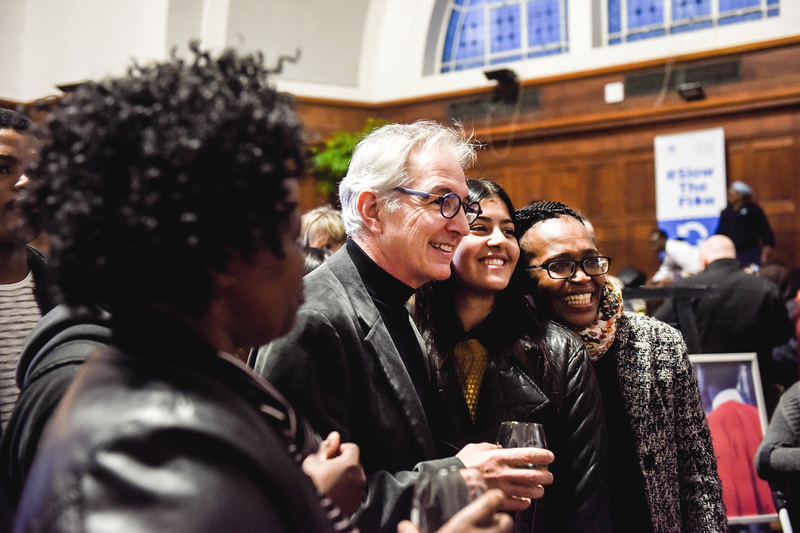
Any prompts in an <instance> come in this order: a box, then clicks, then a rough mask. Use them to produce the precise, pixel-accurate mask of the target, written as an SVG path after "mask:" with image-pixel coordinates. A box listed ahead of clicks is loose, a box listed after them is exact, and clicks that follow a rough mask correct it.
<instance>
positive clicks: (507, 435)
mask: <svg viewBox="0 0 800 533" xmlns="http://www.w3.org/2000/svg"><path fill="white" fill-rule="evenodd" d="M497 444H499V445H500V446H502V447H503V448H545V449H546V448H547V441H546V439H545V436H544V426H542V425H541V424H537V423H535V422H516V421H510V422H503V423H501V424H500V430H499V431H498V432H497ZM527 468H544V469H546V468H547V465H546V464H540V465H534V464H529V465H528V466H527Z"/></svg>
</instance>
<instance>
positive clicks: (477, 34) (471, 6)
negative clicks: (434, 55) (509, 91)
mask: <svg viewBox="0 0 800 533" xmlns="http://www.w3.org/2000/svg"><path fill="white" fill-rule="evenodd" d="M567 49H568V39H567V0H452V5H451V7H450V18H449V22H448V26H447V33H446V35H445V42H444V48H443V54H442V67H441V71H442V72H451V71H455V70H464V69H469V68H479V67H485V66H488V65H494V64H497V63H504V62H508V61H519V60H522V59H526V58H532V57H537V56H543V55H550V54H560V53H563V52H566V51H567Z"/></svg>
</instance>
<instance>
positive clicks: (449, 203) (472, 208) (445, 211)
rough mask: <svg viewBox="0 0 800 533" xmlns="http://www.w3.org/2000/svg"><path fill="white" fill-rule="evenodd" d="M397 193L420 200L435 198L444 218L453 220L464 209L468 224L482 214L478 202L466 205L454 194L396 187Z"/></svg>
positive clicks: (435, 202) (434, 201)
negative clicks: (417, 197) (416, 197)
mask: <svg viewBox="0 0 800 533" xmlns="http://www.w3.org/2000/svg"><path fill="white" fill-rule="evenodd" d="M394 190H395V191H399V192H401V193H403V194H411V195H414V196H419V197H420V198H433V199H434V200H433V202H431V203H434V204H439V211H440V212H441V213H442V216H443V217H444V218H453V217H454V216H456V215H457V214H458V210H459V209H461V208H462V207H463V208H464V214H465V215H467V223H468V224H472V223H473V222H475V220H476V219H477V218H478V217H479V216H480V214H481V213H482V210H481V204H480V203H478V202H469V203H465V202H462V201H461V197H460V196H459V195H457V194H456V193H454V192H451V193H448V194H445V195H444V196H442V195H440V194H433V193H432V192H425V191H415V190H414V189H406V188H405V187H395V188H394Z"/></svg>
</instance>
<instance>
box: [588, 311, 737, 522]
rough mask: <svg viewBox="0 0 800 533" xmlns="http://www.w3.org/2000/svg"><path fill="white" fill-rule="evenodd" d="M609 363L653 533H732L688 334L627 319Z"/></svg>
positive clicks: (647, 321) (620, 326) (651, 321)
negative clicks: (625, 415)
mask: <svg viewBox="0 0 800 533" xmlns="http://www.w3.org/2000/svg"><path fill="white" fill-rule="evenodd" d="M603 357H613V358H614V359H615V362H616V369H617V376H618V383H619V387H620V389H621V392H622V397H623V400H624V402H625V406H626V408H627V411H628V413H629V415H630V418H631V426H632V430H633V435H634V439H635V441H636V448H637V450H638V455H639V466H640V468H641V470H642V474H643V477H644V485H645V491H646V493H647V503H648V507H649V509H650V514H651V517H652V522H653V531H654V532H656V533H681V532H683V533H714V532H718V533H727V531H728V527H727V520H726V517H725V506H724V505H723V503H722V485H721V483H720V479H719V475H718V474H717V460H716V457H715V456H714V450H713V448H712V446H711V434H710V432H709V430H708V423H707V421H706V415H705V412H704V411H703V406H702V404H701V401H700V390H699V388H698V386H697V380H696V379H695V377H694V374H693V372H692V366H691V363H690V362H689V357H688V355H687V352H686V344H685V343H684V341H683V338H682V337H681V334H680V333H679V332H678V331H677V330H676V329H674V328H672V327H671V326H668V325H667V324H664V323H663V322H661V321H659V320H657V319H654V318H652V317H646V316H643V315H639V314H636V313H624V314H623V315H622V316H620V318H619V319H618V320H617V335H616V339H615V341H614V344H613V345H612V346H611V348H610V349H609V351H608V352H607V353H606V354H605V355H604V356H603ZM606 416H607V417H608V416H615V415H614V413H606ZM616 416H619V415H616ZM612 476H613V472H612Z"/></svg>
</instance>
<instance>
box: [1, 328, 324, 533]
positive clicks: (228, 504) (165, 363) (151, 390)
mask: <svg viewBox="0 0 800 533" xmlns="http://www.w3.org/2000/svg"><path fill="white" fill-rule="evenodd" d="M135 336H137V337H138V338H133V339H132V338H130V336H126V337H125V338H124V339H121V338H119V337H117V338H115V339H114V340H115V341H116V342H118V344H119V345H120V346H122V347H123V349H122V350H120V349H117V348H113V347H107V348H102V349H101V350H100V352H98V353H96V354H93V355H92V356H90V357H89V359H87V361H86V362H85V363H84V364H83V366H82V368H81V371H80V372H79V373H78V375H77V376H76V377H75V380H74V381H73V382H72V384H71V386H70V388H69V390H68V391H67V394H66V395H65V396H64V399H63V400H62V402H61V403H60V405H59V407H58V409H56V412H55V414H54V415H53V417H52V418H51V420H50V423H49V425H48V427H47V429H46V431H45V433H44V436H43V438H42V440H41V443H40V448H39V451H38V453H37V455H36V460H35V461H34V464H33V467H32V468H31V471H30V473H29V476H28V480H27V483H26V485H25V489H24V491H23V494H22V498H21V500H20V504H19V507H18V514H17V518H16V524H15V531H19V532H22V531H31V532H33V531H76V532H78V531H80V532H91V531H126V532H127V531H131V532H136V531H170V532H181V531H186V532H190V531H191V532H194V531H219V532H228V531H241V532H251V531H270V532H272V531H277V532H283V531H286V532H289V531H291V532H300V531H305V532H308V533H313V532H318V531H322V532H325V531H333V526H332V524H331V522H330V521H329V520H328V518H327V517H326V516H325V511H324V510H323V507H322V505H321V504H320V500H319V497H318V496H317V493H316V490H315V488H314V486H313V484H312V483H311V480H310V479H309V478H308V477H307V476H305V474H303V472H302V470H301V469H300V466H299V464H298V462H299V461H300V459H301V455H302V452H303V451H306V450H304V448H310V447H311V446H312V445H313V444H314V443H315V442H316V435H315V434H313V433H308V432H307V431H308V430H309V428H308V427H307V426H305V425H304V424H303V423H302V422H301V420H300V419H298V417H296V416H295V414H294V411H293V410H292V408H291V407H290V406H289V405H288V404H287V403H286V402H285V400H283V398H282V397H281V396H280V395H279V394H277V393H276V391H274V389H273V388H272V387H271V386H270V385H269V384H267V383H266V382H264V381H263V380H261V379H260V378H259V377H258V376H256V375H255V374H253V373H252V372H251V371H249V369H247V368H244V367H243V366H242V365H241V364H240V363H239V362H238V361H236V360H235V359H234V358H232V357H230V358H228V357H224V356H221V355H220V354H218V353H217V352H216V351H215V350H213V349H212V348H211V347H209V346H208V345H206V344H205V343H203V342H202V341H200V339H199V338H197V337H196V336H195V335H194V334H192V333H190V332H189V331H188V329H186V328H185V326H183V325H181V324H180V323H178V322H175V321H171V320H170V319H165V318H163V317H161V318H148V319H147V320H146V323H142V324H140V329H138V331H136V333H135ZM298 452H300V453H298Z"/></svg>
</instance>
